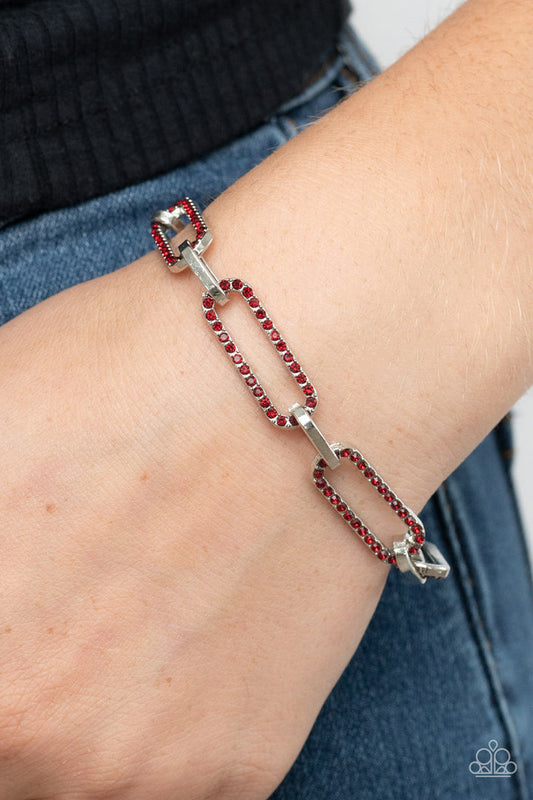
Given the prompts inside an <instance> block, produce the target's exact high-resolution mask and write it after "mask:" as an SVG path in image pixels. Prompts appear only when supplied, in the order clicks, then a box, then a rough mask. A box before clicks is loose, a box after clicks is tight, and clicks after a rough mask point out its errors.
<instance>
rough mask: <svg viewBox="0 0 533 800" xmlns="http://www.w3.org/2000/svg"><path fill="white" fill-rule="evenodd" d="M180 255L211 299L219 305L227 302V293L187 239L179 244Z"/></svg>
mask: <svg viewBox="0 0 533 800" xmlns="http://www.w3.org/2000/svg"><path fill="white" fill-rule="evenodd" d="M178 249H179V251H180V255H181V256H182V257H183V259H184V260H185V261H186V262H187V264H188V265H189V267H190V268H191V269H192V271H193V272H194V274H195V275H196V277H197V278H198V279H199V280H200V281H201V282H202V283H203V285H204V286H205V289H206V291H207V292H209V294H210V295H211V297H212V298H213V300H214V301H215V302H216V303H220V305H224V303H227V302H228V299H229V298H228V296H227V294H226V293H225V292H224V291H223V290H222V289H221V288H220V285H219V283H220V282H219V280H218V278H217V277H216V275H215V273H214V272H213V271H212V269H211V267H210V266H209V264H207V262H206V261H205V259H204V258H202V256H199V255H197V254H196V252H195V251H194V250H193V248H192V247H191V243H190V242H189V241H186V242H183V243H182V244H180V245H179V248H178Z"/></svg>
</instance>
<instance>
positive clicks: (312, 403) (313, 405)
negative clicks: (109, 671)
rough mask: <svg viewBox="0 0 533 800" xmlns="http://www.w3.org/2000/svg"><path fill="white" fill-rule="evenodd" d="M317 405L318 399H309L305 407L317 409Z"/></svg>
mask: <svg viewBox="0 0 533 800" xmlns="http://www.w3.org/2000/svg"><path fill="white" fill-rule="evenodd" d="M316 404H317V399H316V397H308V398H307V400H306V401H305V405H306V406H307V408H316Z"/></svg>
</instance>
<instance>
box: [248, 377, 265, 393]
mask: <svg viewBox="0 0 533 800" xmlns="http://www.w3.org/2000/svg"><path fill="white" fill-rule="evenodd" d="M248 380H250V378H248ZM252 394H253V395H254V397H261V395H262V394H263V387H262V386H256V387H255V389H254V390H253V392H252Z"/></svg>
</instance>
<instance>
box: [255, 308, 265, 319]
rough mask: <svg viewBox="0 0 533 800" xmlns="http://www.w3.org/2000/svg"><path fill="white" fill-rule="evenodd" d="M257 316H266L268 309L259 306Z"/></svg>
mask: <svg viewBox="0 0 533 800" xmlns="http://www.w3.org/2000/svg"><path fill="white" fill-rule="evenodd" d="M255 316H256V317H257V319H264V318H265V317H266V311H265V309H264V308H258V309H257V311H256V312H255Z"/></svg>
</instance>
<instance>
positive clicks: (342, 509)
mask: <svg viewBox="0 0 533 800" xmlns="http://www.w3.org/2000/svg"><path fill="white" fill-rule="evenodd" d="M337 511H338V512H339V514H344V512H345V511H346V506H345V505H344V503H339V505H338V506H337Z"/></svg>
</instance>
